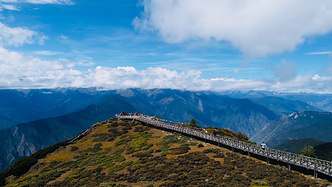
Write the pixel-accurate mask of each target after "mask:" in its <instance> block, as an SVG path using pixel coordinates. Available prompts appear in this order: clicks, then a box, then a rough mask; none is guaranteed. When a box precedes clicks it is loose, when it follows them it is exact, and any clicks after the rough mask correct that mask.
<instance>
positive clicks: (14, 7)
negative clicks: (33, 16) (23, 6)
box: [0, 3, 19, 11]
mask: <svg viewBox="0 0 332 187" xmlns="http://www.w3.org/2000/svg"><path fill="white" fill-rule="evenodd" d="M4 9H6V10H16V11H19V9H18V8H17V7H16V6H14V5H8V4H2V3H0V11H3V10H4Z"/></svg>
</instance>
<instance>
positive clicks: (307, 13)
mask: <svg viewBox="0 0 332 187" xmlns="http://www.w3.org/2000/svg"><path fill="white" fill-rule="evenodd" d="M143 6H144V12H143V14H142V16H141V17H136V19H135V20H134V21H133V25H134V26H135V28H136V29H140V30H148V31H153V32H157V33H158V34H159V35H160V36H161V37H162V39H163V40H165V41H166V42H168V43H181V42H186V41H191V40H204V41H210V40H216V41H226V42H230V43H231V44H232V45H233V46H234V47H236V48H238V49H239V50H241V51H242V52H243V53H244V54H245V55H247V56H250V57H262V56H266V55H274V54H280V53H283V52H285V51H293V50H294V49H295V48H296V46H298V45H300V44H302V43H303V42H304V41H305V39H306V37H308V36H315V35H323V34H326V33H329V32H330V31H331V30H332V12H331V10H332V1H324V0H318V1H317V0H292V1H288V0H270V1H265V0H236V1H234V0H223V1H220V0H168V1H162V0H144V1H143Z"/></svg>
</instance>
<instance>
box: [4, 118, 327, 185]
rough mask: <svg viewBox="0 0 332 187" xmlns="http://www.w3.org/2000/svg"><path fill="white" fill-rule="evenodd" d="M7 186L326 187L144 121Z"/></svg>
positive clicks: (111, 125) (95, 134)
mask: <svg viewBox="0 0 332 187" xmlns="http://www.w3.org/2000/svg"><path fill="white" fill-rule="evenodd" d="M6 177H7V186H123V185H129V186H217V185H220V186H282V185H284V186H308V185H310V186H320V185H321V184H323V183H325V184H327V182H325V181H322V180H313V179H311V178H310V177H305V176H304V175H302V174H299V173H297V172H290V171H288V170H287V169H286V168H284V167H279V166H272V165H266V163H263V162H261V161H258V160H256V159H254V158H247V157H246V156H242V155H239V154H237V153H232V152H231V151H229V150H226V149H223V148H218V147H216V146H214V145H210V144H204V143H203V142H200V141H197V140H194V139H191V138H189V137H186V136H181V135H180V134H171V133H169V132H165V131H161V130H157V129H152V128H149V127H146V126H142V125H141V124H140V123H139V122H134V123H130V122H125V121H118V120H110V121H107V122H103V123H99V124H97V125H96V127H95V128H94V129H93V130H92V133H90V134H88V135H87V136H84V137H83V138H81V139H79V140H76V141H74V142H73V143H72V144H69V145H66V146H60V148H59V149H58V150H57V151H55V152H53V153H52V154H48V155H47V156H46V157H44V158H42V159H39V160H38V163H37V164H34V166H33V167H31V168H30V170H29V172H27V173H26V174H24V175H22V176H19V175H18V176H16V177H15V176H14V175H11V176H6Z"/></svg>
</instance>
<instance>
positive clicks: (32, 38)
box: [0, 22, 47, 46]
mask: <svg viewBox="0 0 332 187" xmlns="http://www.w3.org/2000/svg"><path fill="white" fill-rule="evenodd" d="M46 38H47V37H46V36H44V35H41V34H39V33H37V32H35V31H32V30H29V29H25V28H21V27H14V28H11V27H8V26H6V25H4V24H3V23H1V22H0V46H21V45H23V44H25V43H27V44H32V43H34V42H36V41H37V42H38V43H39V44H43V43H44V39H46Z"/></svg>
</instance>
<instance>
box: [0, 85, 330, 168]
mask: <svg viewBox="0 0 332 187" xmlns="http://www.w3.org/2000/svg"><path fill="white" fill-rule="evenodd" d="M0 93H1V94H2V95H4V96H6V97H1V101H0V110H1V111H6V112H4V113H2V114H1V115H0V116H1V117H2V119H3V120H2V127H3V128H5V127H9V128H6V129H3V130H1V131H0V141H1V142H4V143H3V146H2V147H0V170H2V169H4V168H5V167H7V166H8V165H9V164H10V163H11V162H13V161H14V160H15V159H17V158H21V157H25V156H29V155H31V154H32V153H34V152H36V151H37V150H40V149H42V148H45V147H47V146H49V145H52V144H54V143H57V142H60V141H63V140H66V139H68V138H72V137H74V136H76V135H77V134H78V133H79V132H82V131H84V130H85V129H86V128H88V127H89V126H91V125H92V124H94V123H96V122H98V121H104V120H106V119H109V118H112V117H113V116H114V115H115V114H116V113H120V112H121V111H128V112H135V111H138V112H140V113H144V114H148V115H157V116H158V117H161V118H165V119H168V120H172V121H177V122H189V120H190V119H192V118H194V119H196V120H197V122H198V124H201V125H202V126H214V127H220V128H230V129H232V130H234V131H236V132H238V131H240V132H242V133H245V134H246V135H247V136H248V137H250V138H252V140H254V141H257V142H260V141H263V139H264V140H265V139H266V138H267V137H269V139H266V141H267V142H268V145H269V144H270V145H269V146H272V145H273V142H274V141H275V140H278V141H275V142H278V143H283V142H284V141H287V140H290V139H292V138H302V137H301V136H302V135H304V136H308V137H310V136H313V135H312V132H310V130H308V129H309V128H311V127H310V126H312V125H314V126H315V127H317V128H316V129H317V131H318V130H321V131H324V130H323V129H324V127H325V126H326V125H329V124H328V121H329V119H330V115H331V114H330V113H328V112H322V111H323V110H325V109H327V108H326V107H325V108H324V107H322V108H317V106H326V105H321V103H322V101H324V102H325V103H327V102H328V101H329V97H328V96H327V95H322V96H321V98H318V95H316V96H313V97H309V96H308V95H307V96H303V95H299V97H297V98H299V99H298V100H295V99H296V98H295V96H294V95H292V96H291V95H282V94H277V93H275V95H277V96H281V97H275V96H272V95H273V94H272V93H270V92H254V91H252V92H247V93H243V92H242V93H240V92H236V93H235V92H229V93H228V94H226V93H222V94H220V93H214V92H191V91H181V90H169V89H152V90H143V89H126V90H118V91H98V90H97V89H58V90H2V92H0ZM287 97H288V98H292V100H290V99H287ZM301 98H305V99H307V100H310V99H311V100H310V102H311V103H312V104H313V105H315V106H316V107H314V106H311V105H309V104H307V103H306V102H304V101H301V100H300V99H301ZM12 103H14V104H15V105H14V104H12ZM19 106H21V107H19ZM304 111H315V112H310V115H309V113H308V112H304ZM294 112H295V113H294ZM303 112H304V113H305V114H307V116H313V115H314V116H315V117H314V118H310V119H315V120H311V121H312V122H310V123H308V124H306V125H304V126H306V127H308V128H303V129H302V128H301V127H302V126H299V125H297V128H295V126H294V129H293V131H290V132H288V131H285V130H287V129H288V127H289V126H292V125H293V124H297V123H298V124H300V123H302V122H306V118H303V120H304V121H303V120H302V122H301V121H299V119H302V116H304V115H300V114H303ZM311 113H312V114H311ZM30 114H31V115H30ZM32 114H33V115H32ZM291 114H292V115H291ZM296 114H298V116H299V117H298V119H297V120H295V121H294V120H291V119H294V116H295V115H296ZM50 117H51V118H50ZM292 117H293V118H292ZM43 118H45V119H43ZM321 118H322V119H321ZM8 119H12V120H8ZM286 119H287V120H286ZM32 120H37V121H32ZM29 121H30V122H29ZM281 121H282V122H286V121H287V123H281ZM22 122H24V123H22ZM18 123H22V124H18ZM17 124H18V125H17ZM304 126H303V127H304ZM276 127H278V131H277V130H275V129H276ZM272 132H278V133H275V134H273V133H272ZM298 132H301V133H298ZM302 132H303V133H302ZM304 132H305V133H304ZM325 132H329V131H325ZM325 132H322V134H319V135H317V136H320V135H324V133H325ZM284 134H287V136H286V137H285V138H283V139H282V138H280V137H279V136H283V135H284ZM294 134H295V135H296V136H295V135H294ZM268 135H269V136H268ZM293 135H294V136H293ZM317 136H316V137H315V138H317V139H320V137H317ZM325 137H326V136H325ZM324 141H332V140H329V138H325V139H324Z"/></svg>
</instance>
